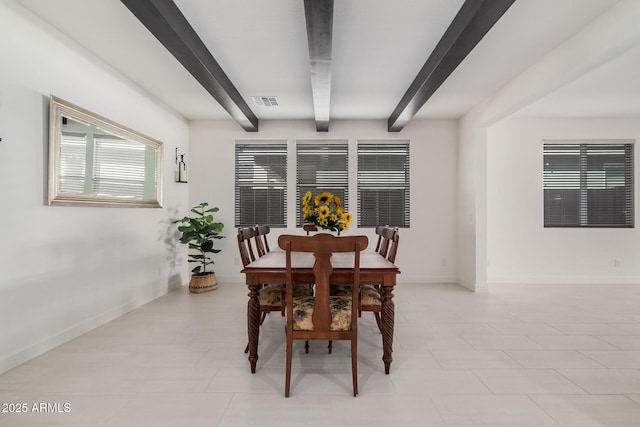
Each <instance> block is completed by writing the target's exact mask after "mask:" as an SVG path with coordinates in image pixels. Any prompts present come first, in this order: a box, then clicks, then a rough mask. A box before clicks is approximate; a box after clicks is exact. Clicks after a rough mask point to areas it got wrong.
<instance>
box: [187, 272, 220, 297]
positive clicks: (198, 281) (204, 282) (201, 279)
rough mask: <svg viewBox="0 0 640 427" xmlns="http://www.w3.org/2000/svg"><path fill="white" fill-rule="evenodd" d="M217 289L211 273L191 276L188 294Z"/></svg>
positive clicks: (214, 278)
mask: <svg viewBox="0 0 640 427" xmlns="http://www.w3.org/2000/svg"><path fill="white" fill-rule="evenodd" d="M215 289H218V280H217V279H216V275H215V274H214V273H213V272H209V273H204V274H193V275H191V281H190V282H189V292H192V293H194V294H200V293H202V292H208V291H213V290H215Z"/></svg>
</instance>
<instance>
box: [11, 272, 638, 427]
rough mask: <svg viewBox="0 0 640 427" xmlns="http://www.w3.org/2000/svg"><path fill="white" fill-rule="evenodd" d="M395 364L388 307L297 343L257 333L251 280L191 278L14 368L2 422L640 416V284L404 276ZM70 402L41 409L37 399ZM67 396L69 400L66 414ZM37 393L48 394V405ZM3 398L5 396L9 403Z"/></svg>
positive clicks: (609, 421) (433, 421)
mask: <svg viewBox="0 0 640 427" xmlns="http://www.w3.org/2000/svg"><path fill="white" fill-rule="evenodd" d="M395 294H396V298H395V301H396V334H395V342H394V350H395V351H394V354H393V357H394V362H393V364H392V366H391V374H390V375H385V374H384V367H383V363H382V360H381V357H382V345H381V337H380V334H379V332H378V331H377V329H376V327H375V323H374V321H373V316H372V315H371V314H370V313H365V315H364V316H363V318H362V320H361V322H360V337H359V348H358V351H359V385H360V395H359V396H358V397H357V398H354V397H352V396H351V374H350V361H349V349H348V344H346V343H339V342H338V343H335V344H334V352H333V354H332V355H328V354H327V352H326V343H324V342H315V343H312V347H311V352H310V354H304V350H303V348H302V345H303V344H302V343H297V344H296V346H295V354H294V372H293V380H292V395H291V397H290V398H289V399H285V398H284V395H283V394H284V362H285V356H284V332H283V319H282V318H281V317H280V316H279V315H277V314H276V315H274V314H271V315H270V316H269V317H268V318H267V320H266V322H265V324H264V325H263V327H262V329H261V337H260V338H261V340H260V360H259V362H258V371H257V372H256V374H253V375H252V374H251V373H250V370H249V364H248V362H247V360H246V355H245V354H244V353H243V349H244V347H245V344H246V288H245V287H244V286H243V285H240V284H238V285H221V286H220V288H219V289H218V290H217V291H214V292H209V293H206V294H200V295H194V294H189V293H188V292H187V291H186V289H180V290H177V291H174V292H171V293H170V294H168V295H165V296H163V297H161V298H159V299H157V300H155V301H153V302H152V303H150V304H147V305H145V306H144V307H141V308H139V309H137V310H135V311H133V312H131V313H129V314H127V315H125V316H122V317H121V318H119V319H116V320H114V321H112V322H110V323H108V324H106V325H104V326H102V327H100V328H97V329H95V330H94V331H92V332H90V333H88V334H85V335H83V336H81V337H79V338H77V339H75V340H73V341H71V342H69V343H67V344H65V345H63V346H60V347H58V348H56V349H54V350H52V351H50V352H48V353H46V354H44V355H42V356H40V357H38V358H36V359H34V360H31V361H29V362H28V363H25V364H24V365H22V366H20V367H18V368H16V369H13V370H12V371H9V372H7V373H5V374H3V375H0V402H3V403H21V402H24V403H27V405H28V411H27V413H13V414H8V413H2V412H0V425H1V426H12V427H13V426H21V425H24V426H40V425H47V426H49V425H61V426H72V425H77V426H154V427H156V426H278V427H283V426H301V425H305V426H385V427H388V426H421V427H423V426H465V425H484V426H503V425H507V426H516V425H528V426H558V425H561V426H578V427H586V426H640V286H613V285H611V286H568V285H558V286H551V285H540V286H527V285H513V286H507V285H499V286H491V287H490V291H489V293H486V294H475V293H472V292H469V291H467V290H465V289H464V288H462V287H459V286H456V285H400V286H399V287H398V288H397V290H396V293H395ZM34 403H36V404H39V403H48V404H51V405H50V408H49V409H55V408H56V407H55V404H58V408H60V409H61V410H62V411H63V412H60V413H58V412H56V413H50V412H49V413H42V412H34V411H33V404H34ZM65 404H68V406H67V408H69V409H70V412H64V409H65V406H64V405H65ZM36 407H37V406H36ZM3 409H4V408H3Z"/></svg>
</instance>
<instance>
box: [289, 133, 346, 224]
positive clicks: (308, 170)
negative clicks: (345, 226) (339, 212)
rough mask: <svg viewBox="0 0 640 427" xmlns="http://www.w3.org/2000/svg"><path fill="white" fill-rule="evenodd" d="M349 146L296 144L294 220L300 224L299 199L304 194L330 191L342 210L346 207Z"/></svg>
mask: <svg viewBox="0 0 640 427" xmlns="http://www.w3.org/2000/svg"><path fill="white" fill-rule="evenodd" d="M348 153H349V145H348V142H347V141H334V140H331V141H327V140H316V141H298V142H297V144H296V159H297V185H296V201H297V203H296V206H297V207H296V218H298V220H297V224H298V226H301V225H302V212H301V208H300V206H301V204H300V200H302V196H303V195H304V193H306V192H307V191H310V192H311V193H313V194H314V195H315V194H317V193H320V192H323V191H329V192H331V193H333V195H334V196H338V197H340V199H342V204H343V206H344V208H345V211H348V204H349V200H348V198H349V190H348V188H349V174H348V170H349V169H348V166H349V159H348V157H349V156H348Z"/></svg>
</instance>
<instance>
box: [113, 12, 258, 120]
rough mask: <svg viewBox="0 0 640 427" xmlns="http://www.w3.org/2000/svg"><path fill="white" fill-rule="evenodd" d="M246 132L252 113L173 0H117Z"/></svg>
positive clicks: (253, 116)
mask: <svg viewBox="0 0 640 427" xmlns="http://www.w3.org/2000/svg"><path fill="white" fill-rule="evenodd" d="M120 1H121V2H122V3H123V4H124V5H125V6H126V7H127V8H128V9H129V10H130V11H131V13H133V14H134V15H135V16H136V17H137V18H138V19H139V20H140V22H142V23H143V24H144V26H145V27H147V29H148V30H149V31H150V32H151V33H152V34H153V35H154V36H155V37H156V38H157V39H158V40H159V41H160V43H162V44H163V45H164V47H165V48H167V50H168V51H169V52H171V54H172V55H173V56H175V57H176V59H177V60H178V61H180V63H181V64H182V65H183V66H184V67H185V68H186V69H187V71H189V72H190V73H191V74H192V75H193V77H195V78H196V80H197V81H198V82H200V84H201V85H202V86H203V87H204V88H205V89H206V90H207V92H209V93H210V94H211V95H212V96H213V97H214V98H215V99H216V101H218V103H219V104H220V105H221V106H222V108H224V109H225V110H227V112H228V113H229V114H230V115H231V117H232V118H233V119H234V120H235V121H236V122H238V123H239V124H240V126H242V128H243V129H244V130H246V131H247V132H257V131H258V118H257V117H256V116H255V115H254V114H253V112H252V111H251V109H250V108H249V106H248V105H247V103H246V102H245V101H244V99H243V98H242V96H241V95H240V93H239V92H238V90H237V89H236V87H235V86H234V85H233V83H232V82H231V80H229V78H228V77H227V75H226V74H225V73H224V71H223V70H222V68H221V67H220V65H218V62H217V61H216V60H215V58H214V57H213V55H212V54H211V52H209V50H208V49H207V47H206V46H205V45H204V43H203V42H202V40H201V39H200V37H198V35H197V34H196V32H195V30H194V29H193V27H191V25H190V24H189V22H188V21H187V19H186V18H185V17H184V15H183V14H182V12H180V9H179V8H178V6H177V5H176V4H175V3H174V2H173V0H120Z"/></svg>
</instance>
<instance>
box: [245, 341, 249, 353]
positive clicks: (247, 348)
mask: <svg viewBox="0 0 640 427" xmlns="http://www.w3.org/2000/svg"><path fill="white" fill-rule="evenodd" d="M244 352H245V353H249V343H247V346H246V347H245V348H244Z"/></svg>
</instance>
